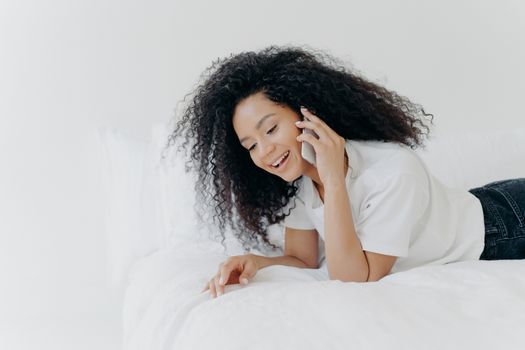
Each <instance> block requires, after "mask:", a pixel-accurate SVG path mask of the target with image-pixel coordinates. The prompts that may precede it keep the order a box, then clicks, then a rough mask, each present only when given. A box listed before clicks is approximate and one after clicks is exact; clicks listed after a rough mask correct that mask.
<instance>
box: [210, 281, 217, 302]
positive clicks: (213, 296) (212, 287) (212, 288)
mask: <svg viewBox="0 0 525 350" xmlns="http://www.w3.org/2000/svg"><path fill="white" fill-rule="evenodd" d="M210 295H211V297H212V298H215V297H216V296H217V290H216V289H215V282H214V280H213V279H212V280H211V281H210Z"/></svg>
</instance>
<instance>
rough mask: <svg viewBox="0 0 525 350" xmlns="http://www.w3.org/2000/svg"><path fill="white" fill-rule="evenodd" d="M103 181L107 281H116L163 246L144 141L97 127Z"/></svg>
mask: <svg viewBox="0 0 525 350" xmlns="http://www.w3.org/2000/svg"><path fill="white" fill-rule="evenodd" d="M96 135H97V138H98V144H99V147H100V155H101V160H102V169H103V170H105V171H103V175H104V176H103V178H104V179H105V194H106V195H105V219H106V222H105V224H106V235H107V254H108V265H109V266H108V271H109V276H108V277H109V280H110V284H111V285H113V286H117V285H121V284H122V283H123V282H124V280H125V276H126V273H127V271H128V269H129V268H130V266H131V265H132V263H133V262H134V261H136V260H137V259H138V258H140V257H143V256H145V255H147V254H149V253H152V252H154V251H155V250H156V249H158V247H159V246H162V245H163V244H165V241H166V237H165V234H164V232H163V230H162V228H161V227H160V223H161V221H160V217H159V216H158V212H159V210H158V208H159V207H160V205H159V204H160V203H159V202H158V200H157V197H156V189H155V180H154V179H153V178H152V177H151V176H152V175H153V173H152V171H151V169H150V168H151V158H150V157H149V156H150V154H151V153H152V151H153V150H152V149H151V147H150V145H149V142H147V141H145V140H140V139H137V138H133V137H131V136H130V135H127V134H126V133H124V132H122V131H119V130H117V129H114V128H111V127H101V128H98V129H97V130H96Z"/></svg>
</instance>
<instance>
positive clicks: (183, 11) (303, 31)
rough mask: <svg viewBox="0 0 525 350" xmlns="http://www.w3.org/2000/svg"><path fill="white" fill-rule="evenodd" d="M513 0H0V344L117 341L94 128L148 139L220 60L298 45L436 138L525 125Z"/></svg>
mask: <svg viewBox="0 0 525 350" xmlns="http://www.w3.org/2000/svg"><path fill="white" fill-rule="evenodd" d="M524 34H525V4H524V3H523V2H520V1H518V0H515V1H510V0H508V1H501V0H500V1H434V2H429V1H416V0H413V1H387V0H384V1H367V2H364V1H362V2H361V1H359V2H358V1H339V2H338V1H333V0H326V1H322V2H320V1H310V2H308V1H299V0H294V1H282V0H281V1H277V0H271V1H256V2H248V1H241V0H235V1H233V0H229V1H208V2H205V1H192V0H178V1H177V0H175V1H145V0H128V1H124V0H112V1H110V0H93V1H68V0H62V1H60V0H48V1H46V2H44V1H37V0H12V1H5V0H0V118H1V119H0V160H1V161H2V165H1V171H0V276H2V279H1V280H0V281H1V282H0V348H2V349H4V348H5V349H7V348H9V349H22V348H24V349H25V348H35V346H36V344H38V347H39V348H46V347H49V348H53V349H59V348H64V349H66V348H68V349H69V348H75V349H80V348H82V349H83V348H85V349H93V348H97V349H105V348H107V349H110V348H116V347H117V344H118V341H119V336H120V333H119V332H120V325H119V322H120V315H119V312H120V299H119V297H120V294H121V291H119V290H111V289H110V288H109V287H108V286H107V285H106V279H105V272H106V265H105V264H106V257H105V247H104V243H105V242H104V239H105V238H104V232H103V229H104V227H103V224H104V221H103V214H104V213H103V203H101V198H102V190H101V185H100V178H99V174H100V169H98V168H97V163H96V161H97V159H96V153H95V152H94V150H95V143H94V142H95V141H94V139H93V130H94V129H95V128H96V127H97V126H100V125H113V126H116V127H119V128H122V129H125V130H127V131H128V132H130V133H132V134H133V135H136V136H138V137H146V136H147V134H148V131H149V125H150V124H151V123H153V122H158V121H164V120H167V119H168V118H170V117H171V116H172V114H173V109H174V107H175V104H176V102H177V100H179V99H180V98H182V97H183V95H184V94H185V93H186V92H188V90H189V89H190V88H191V87H192V86H193V84H194V83H195V81H196V79H197V77H198V75H199V73H200V72H201V71H202V70H203V69H204V68H205V67H207V66H208V65H209V63H210V62H211V61H212V60H213V59H215V58H217V57H222V56H225V55H228V54H230V53H232V52H238V51H240V50H251V49H258V48H262V47H264V46H266V45H269V44H287V43H290V44H307V45H310V46H312V47H316V48H320V49H326V50H329V51H330V52H332V53H333V54H335V55H338V56H340V57H343V58H345V59H347V60H349V61H350V62H351V63H352V64H353V66H354V67H355V68H356V69H358V70H359V71H361V72H362V73H363V74H365V75H366V76H368V77H369V78H370V79H372V80H375V81H377V82H380V83H383V84H385V85H386V86H387V87H389V88H392V89H395V90H397V91H398V92H399V93H401V94H403V95H406V96H408V97H410V98H412V100H413V101H415V102H418V103H421V104H423V105H424V106H425V107H426V109H427V110H428V111H430V112H432V113H434V114H435V116H436V118H435V123H436V132H445V131H450V130H466V129H486V130H491V129H499V128H512V127H517V126H520V127H525V116H524V113H523V110H522V106H521V101H523V99H524V91H525V69H524V68H523V62H525V35H524Z"/></svg>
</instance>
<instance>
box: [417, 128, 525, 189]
mask: <svg viewBox="0 0 525 350" xmlns="http://www.w3.org/2000/svg"><path fill="white" fill-rule="evenodd" d="M417 153H418V154H419V156H420V157H421V158H422V159H423V161H424V162H425V163H426V164H427V166H428V168H429V171H430V172H431V173H432V174H434V175H435V176H436V177H437V178H438V179H439V180H440V181H441V182H442V183H444V184H445V185H448V186H450V187H457V188H461V189H465V190H469V189H471V188H474V187H479V186H482V185H485V184H487V183H489V182H492V181H497V180H504V179H510V178H519V177H525V162H524V160H525V129H524V128H515V129H506V130H486V131H461V132H459V131H457V132H448V133H446V134H443V135H436V136H433V137H432V138H431V140H430V141H428V146H427V148H426V149H425V150H423V149H418V150H417Z"/></svg>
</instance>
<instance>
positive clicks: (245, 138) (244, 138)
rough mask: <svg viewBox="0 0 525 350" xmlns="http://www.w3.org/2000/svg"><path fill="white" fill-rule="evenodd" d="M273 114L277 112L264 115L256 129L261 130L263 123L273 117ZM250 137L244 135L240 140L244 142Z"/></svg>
mask: <svg viewBox="0 0 525 350" xmlns="http://www.w3.org/2000/svg"><path fill="white" fill-rule="evenodd" d="M272 115H275V113H269V114H267V115H265V116H264V117H262V118H261V119H260V120H259V121H258V122H257V124H255V129H257V130H259V129H260V128H261V125H262V123H263V122H264V121H265V120H266V119H267V118H269V117H271V116H272ZM248 138H249V137H248V136H246V137H243V138H242V139H241V140H240V141H239V142H240V143H243V142H244V141H245V140H247V139H248Z"/></svg>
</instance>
